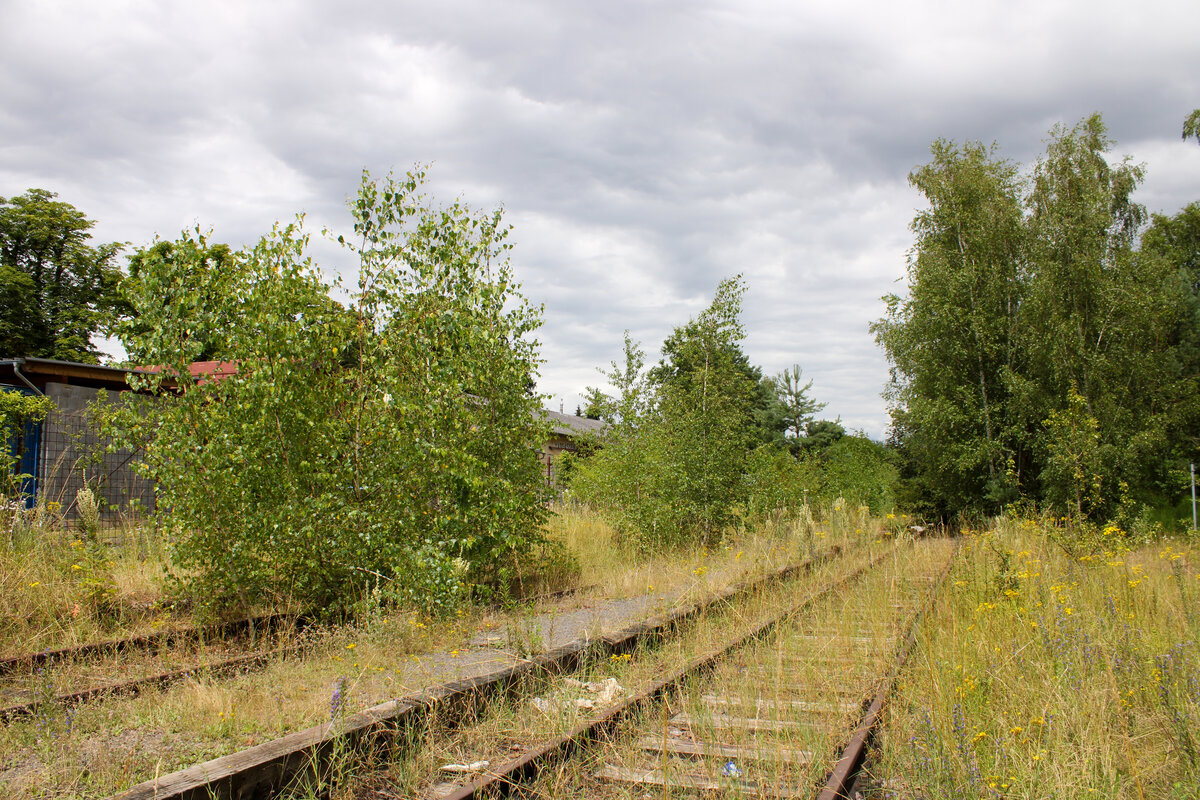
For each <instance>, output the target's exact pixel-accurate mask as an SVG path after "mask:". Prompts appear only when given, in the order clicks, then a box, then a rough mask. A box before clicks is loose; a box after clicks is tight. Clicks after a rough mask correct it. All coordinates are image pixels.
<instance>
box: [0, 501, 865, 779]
mask: <svg viewBox="0 0 1200 800" xmlns="http://www.w3.org/2000/svg"><path fill="white" fill-rule="evenodd" d="M555 524H556V525H558V526H559V527H558V528H557V529H556V530H557V533H556V535H560V536H562V537H564V539H565V541H566V542H567V543H568V546H570V547H574V548H577V549H578V552H577V555H578V559H579V562H580V564H581V566H582V572H581V574H580V575H579V577H578V579H577V580H578V581H579V583H580V584H591V583H599V584H601V589H600V590H597V591H594V592H590V593H588V594H587V596H585V597H576V598H569V599H567V600H566V601H563V602H561V603H559V604H558V605H557V607H560V608H562V609H564V610H571V609H572V608H576V607H578V606H580V605H588V604H592V605H594V604H595V603H597V602H598V601H599V600H600V599H603V598H604V597H606V596H607V595H609V594H610V593H611V594H616V595H623V594H630V595H633V594H638V593H644V592H645V591H646V587H647V586H653V587H654V591H655V592H656V593H657V592H659V591H663V592H667V593H669V596H668V597H667V598H666V599H664V600H662V602H663V603H666V604H669V603H671V602H675V600H676V599H679V598H682V599H681V600H680V601H681V602H682V601H685V600H686V599H687V598H690V597H693V596H696V595H699V594H704V593H707V592H709V591H711V590H712V589H713V588H714V587H716V586H719V585H725V584H728V583H730V582H733V581H735V580H737V579H739V578H741V577H745V576H746V575H747V574H749V573H755V572H759V571H762V570H765V569H769V568H773V567H777V566H780V565H782V564H783V563H785V562H786V561H789V560H793V559H794V557H795V555H796V554H799V553H803V552H805V551H807V550H808V549H809V548H810V547H811V546H812V545H813V543H814V542H816V543H817V544H818V546H821V547H826V546H828V545H827V542H829V541H830V540H841V539H843V538H845V537H846V536H847V535H849V536H851V537H853V536H854V534H853V533H852V532H851V533H849V534H847V533H846V531H845V530H844V527H845V526H844V525H843V526H842V527H835V526H833V525H828V524H826V525H822V526H819V527H814V528H812V529H809V528H805V527H804V526H800V527H788V526H784V527H785V529H775V528H773V529H771V530H769V531H752V532H732V533H731V537H730V539H729V541H728V543H727V545H726V546H722V547H720V548H717V549H716V550H714V551H704V550H696V551H693V552H686V553H675V554H660V555H658V556H655V557H654V558H653V559H652V560H650V561H649V562H648V564H647V563H640V562H638V561H634V559H638V558H640V557H639V556H637V555H636V554H633V553H627V552H625V551H623V550H621V549H620V547H619V546H617V545H616V544H615V543H614V542H613V541H612V538H611V536H608V537H604V536H601V535H596V533H595V532H596V531H598V530H601V527H600V523H598V522H596V521H595V520H593V519H591V518H590V517H589V516H588V515H586V514H584V513H582V512H579V511H578V510H576V511H573V512H571V514H570V515H564V516H562V517H560V518H559V521H557V522H556V523H555ZM66 544H67V546H68V547H69V545H70V543H69V542H67V543H66ZM589 547H590V548H592V549H590V550H589V549H588V548H589ZM147 561H148V562H149V561H151V559H147ZM131 571H132V574H135V575H136V574H138V571H137V569H136V567H131ZM630 576H632V577H630ZM605 581H608V582H609V583H610V584H612V586H611V591H610V587H609V586H607V585H605V583H604V582H605ZM652 608H653V607H652ZM537 611H539V609H536V608H518V609H516V610H513V611H511V612H506V613H504V614H500V613H499V612H496V611H465V610H464V611H463V612H461V613H460V614H459V615H458V616H456V617H451V618H450V619H440V620H431V619H426V618H422V617H421V616H419V615H417V614H414V613H402V612H395V611H389V610H387V609H379V610H377V611H375V612H373V613H370V614H367V615H365V616H364V617H363V618H362V619H361V620H360V621H359V623H358V624H356V625H351V626H342V627H339V628H336V629H330V630H322V631H313V632H311V633H310V634H308V635H309V636H310V639H309V641H307V642H306V646H305V648H304V650H303V651H302V653H301V654H293V655H289V656H286V657H283V658H279V659H276V660H275V661H273V662H272V663H271V664H270V665H268V666H267V667H266V668H265V669H263V670H262V671H260V672H257V673H253V674H245V675H241V676H237V677H233V678H228V679H223V680H216V679H209V678H205V677H200V678H198V679H196V680H193V681H190V682H188V683H186V684H182V685H176V686H175V687H173V688H170V689H167V690H163V691H154V692H150V693H148V694H147V695H146V696H144V697H138V698H109V699H107V700H105V701H103V702H98V703H93V704H89V705H86V706H82V707H80V708H79V709H78V711H77V713H75V714H74V715H68V714H66V713H65V712H63V711H62V710H59V709H55V708H54V707H53V706H52V705H51V706H48V707H47V711H46V712H45V714H43V715H42V716H41V717H39V718H36V719H30V720H27V721H25V722H21V723H17V724H13V725H10V726H7V727H5V728H3V729H0V765H2V766H0V794H9V795H14V796H24V795H46V796H55V795H56V794H57V795H61V796H71V797H96V796H104V795H107V794H109V793H112V792H115V791H118V790H120V789H123V788H126V787H128V786H129V785H131V784H133V783H137V782H140V781H142V780H147V779H149V778H152V777H153V776H154V775H155V774H164V773H167V772H171V771H173V770H176V769H180V768H183V767H186V766H190V765H191V764H193V763H196V762H197V761H200V760H204V759H207V758H212V757H215V756H217V755H222V754H225V753H228V752H232V751H233V750H236V749H240V748H243V747H246V746H249V745H252V744H257V743H261V742H263V741H268V740H270V739H273V738H276V737H278V736H280V735H281V734H284V733H287V732H291V731H294V730H298V729H301V728H305V727H308V726H310V725H314V724H317V723H320V722H323V721H328V720H329V719H330V717H331V714H332V715H334V716H336V715H338V714H344V713H353V712H355V711H358V710H360V709H362V708H364V707H367V706H369V705H373V704H375V703H378V702H381V701H383V700H387V699H391V698H395V697H399V696H403V695H404V694H407V693H409V692H412V691H416V690H419V689H421V688H423V687H425V686H428V685H432V684H435V683H439V682H441V681H444V680H447V679H450V678H452V677H455V676H456V675H457V674H458V673H459V671H460V670H463V669H466V670H468V671H470V670H478V671H481V672H482V671H489V670H490V669H494V668H495V666H497V662H498V661H501V660H503V661H504V663H511V657H509V656H500V655H498V654H497V653H496V652H495V651H493V650H489V649H482V648H478V647H470V646H468V645H467V640H468V638H469V637H470V636H471V635H472V634H474V633H476V632H477V631H478V630H480V629H481V628H487V627H489V626H490V627H491V628H492V629H493V630H496V631H500V632H505V631H516V632H518V634H517V635H516V637H515V638H519V631H520V630H522V626H525V625H527V624H528V622H529V620H530V619H531V617H532V615H533V614H535V613H537ZM513 639H514V636H508V635H506V636H505V637H504V640H503V641H502V642H501V643H500V645H501V646H502V647H508V648H509V649H510V650H516V649H518V648H517V647H515V645H516V644H517V642H515V641H513ZM543 644H544V642H539V641H534V637H532V636H531V637H529V640H528V641H526V642H525V645H526V647H527V650H529V651H532V650H536V649H538V647H539V646H541V645H543ZM517 655H520V654H519V653H518V654H517ZM153 663H154V662H153V661H147V662H146V663H145V664H143V665H142V666H140V667H138V668H139V669H145V670H150V669H151V667H152V665H153ZM112 667H113V668H114V669H116V668H117V662H115V661H114V662H112ZM71 669H73V670H74V671H69V670H71ZM89 669H90V668H87V667H82V668H81V667H78V666H76V667H73V668H64V672H63V673H62V674H61V675H60V674H59V673H58V672H57V670H56V669H55V670H48V671H47V673H44V674H43V677H41V678H39V679H37V680H44V681H45V682H46V683H47V684H50V685H52V687H53V689H54V690H55V691H66V690H77V689H80V688H84V687H82V686H79V685H76V682H77V681H84V680H86V679H87V678H88V676H89ZM98 671H99V672H104V670H103V669H101V670H98ZM92 677H96V675H95V674H93V675H92ZM35 683H36V681H35ZM35 689H36V687H35ZM335 693H336V695H337V697H338V698H339V699H338V700H337V701H336V704H335V702H334V696H335ZM335 705H336V707H334V706H335ZM114 752H120V753H121V754H122V755H121V756H120V757H119V758H114V757H112V753H114Z"/></svg>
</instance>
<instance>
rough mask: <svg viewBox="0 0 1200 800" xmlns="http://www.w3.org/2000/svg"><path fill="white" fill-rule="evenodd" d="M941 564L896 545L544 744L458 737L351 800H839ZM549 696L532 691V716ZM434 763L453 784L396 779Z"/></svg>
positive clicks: (933, 554) (937, 548) (939, 558)
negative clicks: (499, 799)
mask: <svg viewBox="0 0 1200 800" xmlns="http://www.w3.org/2000/svg"><path fill="white" fill-rule="evenodd" d="M951 549H952V548H951V545H950V544H949V543H948V542H945V541H939V542H920V543H916V544H913V545H898V546H897V547H896V549H895V550H893V551H891V552H889V553H886V554H884V555H882V556H876V557H874V558H872V559H871V561H870V562H869V563H860V564H858V565H857V566H853V565H847V569H846V570H843V571H842V574H840V575H839V576H837V577H835V578H833V579H832V580H830V581H829V582H828V583H827V584H825V585H823V586H819V587H814V588H811V589H810V590H808V591H805V592H803V593H802V594H801V595H800V596H799V597H797V598H795V599H793V601H792V602H787V603H783V604H782V607H780V606H779V605H777V606H776V607H775V608H774V609H772V610H768V611H766V612H765V613H763V614H762V615H761V616H760V617H758V618H756V619H755V620H753V621H751V622H748V624H745V625H743V626H741V627H740V629H739V630H738V631H737V633H736V634H735V635H733V636H731V637H728V638H727V639H725V640H724V641H722V642H721V643H720V644H718V645H716V646H713V647H710V648H708V649H705V650H703V651H702V652H700V653H698V654H693V655H691V656H690V657H688V658H686V659H679V660H677V661H675V663H671V661H672V659H671V658H668V659H667V661H665V662H662V663H664V664H670V668H668V669H665V670H663V673H664V674H661V675H656V676H655V677H653V678H652V679H651V680H649V681H647V682H646V683H644V684H643V685H642V688H640V689H638V690H637V691H635V692H633V693H632V695H631V696H629V697H627V698H626V699H624V700H623V701H621V702H619V703H616V704H614V705H612V706H610V707H608V708H606V709H605V710H603V711H602V712H601V713H598V714H595V715H594V716H592V717H590V718H586V719H583V720H582V721H579V722H577V723H575V724H572V725H570V726H569V727H567V729H566V730H564V731H563V732H562V733H559V734H558V735H555V736H552V737H550V738H548V739H545V740H543V741H541V742H540V743H538V744H534V745H525V744H522V743H520V742H517V743H515V744H510V745H508V746H507V747H505V748H504V749H503V750H501V751H500V752H498V753H496V752H493V753H486V752H480V751H475V752H470V751H469V750H467V749H464V745H467V746H469V743H471V742H472V741H475V742H478V741H483V740H485V739H486V734H485V735H484V736H483V737H480V736H476V737H472V736H471V735H469V734H468V735H466V736H462V737H459V738H458V740H457V742H454V741H451V742H450V743H448V744H443V745H440V746H439V745H435V746H434V747H433V748H432V750H433V752H432V753H430V754H427V755H426V756H425V757H424V758H423V759H422V758H421V757H420V756H418V757H415V758H410V759H409V760H408V761H407V762H405V763H404V764H403V765H402V766H401V767H399V768H397V767H393V768H392V769H391V771H390V773H388V774H387V775H386V776H385V777H379V778H377V779H374V780H367V781H366V782H365V783H364V788H363V789H362V790H361V791H360V793H359V795H358V796H359V797H362V798H368V797H370V798H376V799H378V798H392V797H408V796H419V797H423V798H429V799H430V800H464V799H465V798H472V797H483V796H488V797H491V796H497V795H508V794H510V793H517V792H519V793H522V794H528V795H538V796H549V797H564V796H572V795H576V796H587V797H610V796H611V797H628V796H631V795H633V796H639V797H640V796H656V795H658V794H660V793H667V794H671V795H672V796H673V795H674V794H675V793H680V792H682V793H694V792H701V793H704V792H720V793H731V794H734V795H736V796H762V797H789V798H790V797H812V796H814V795H816V796H818V797H820V798H821V800H833V799H834V798H839V797H849V796H852V795H851V794H850V793H851V791H852V785H853V783H854V781H855V779H856V777H857V775H858V772H859V769H860V767H861V765H862V762H863V758H864V754H865V750H866V746H867V744H868V742H869V740H870V737H871V736H872V735H873V731H874V728H875V725H876V723H877V721H878V719H879V716H880V712H881V710H882V708H883V705H884V703H885V701H886V697H887V692H888V690H889V689H890V686H891V684H892V682H893V681H894V679H895V675H896V674H897V670H898V669H899V668H900V665H901V664H902V662H903V659H904V658H905V657H906V655H907V654H908V652H909V651H910V650H911V648H912V646H913V642H914V641H915V639H914V636H915V630H916V626H917V624H918V623H919V620H920V617H921V613H922V609H923V608H924V607H925V604H926V603H928V602H929V601H931V599H932V597H933V594H934V592H935V591H936V587H937V586H938V585H939V584H940V580H941V577H942V576H944V574H945V572H946V571H947V570H948V567H949V563H950V558H951ZM675 658H677V656H676V657H675ZM651 672H652V673H653V670H651ZM592 677H593V678H594V679H595V680H594V681H593V683H594V684H600V683H601V682H603V681H605V680H607V678H606V677H604V670H601V671H599V672H597V673H596V674H594V675H593V676H592ZM609 677H611V676H609ZM553 696H555V695H554V693H553V689H544V690H543V696H542V698H541V699H542V705H543V706H544V705H545V697H553ZM504 713H508V714H516V715H518V716H519V715H520V714H521V713H522V712H521V711H520V710H515V711H514V710H506V711H505V712H504ZM481 725H482V727H483V729H484V731H485V732H486V731H490V732H491V736H492V738H493V739H497V740H499V741H500V742H503V741H505V738H506V737H504V736H503V735H499V736H498V735H497V732H496V731H495V730H493V728H489V726H494V725H495V723H494V722H488V721H484V722H482V723H481ZM514 751H517V752H514ZM447 757H451V758H454V760H456V761H458V762H461V763H459V764H456V765H454V766H456V767H459V768H462V769H464V770H466V771H467V772H468V773H470V774H468V776H467V777H468V779H466V780H464V779H462V778H458V779H455V780H447V779H446V776H445V774H442V775H440V776H438V777H434V776H432V775H431V776H430V777H428V778H427V779H426V780H424V781H420V782H418V783H417V784H414V783H413V782H412V780H411V778H409V779H407V780H406V779H404V778H399V779H398V778H397V775H404V774H411V773H412V772H413V771H414V770H419V769H421V768H422V767H427V766H428V765H429V764H431V763H434V762H436V761H438V760H439V759H441V760H445V759H446V758H447Z"/></svg>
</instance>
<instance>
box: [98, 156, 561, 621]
mask: <svg viewBox="0 0 1200 800" xmlns="http://www.w3.org/2000/svg"><path fill="white" fill-rule="evenodd" d="M423 178H424V174H423V173H421V172H415V173H411V174H409V175H408V176H406V177H405V178H404V179H402V180H395V179H393V178H391V177H389V178H387V179H385V180H383V181H379V182H374V181H372V180H371V179H370V176H369V175H367V174H366V173H364V175H363V181H362V185H361V187H360V190H359V194H358V196H357V197H355V198H354V199H353V200H352V201H351V204H350V208H351V212H352V215H353V219H354V235H353V236H352V237H348V236H339V237H337V241H338V242H340V243H341V244H342V245H343V246H344V247H346V249H347V250H348V251H349V252H351V253H353V254H354V255H355V256H356V257H357V259H358V262H359V268H358V273H357V276H356V281H355V283H353V284H351V285H349V286H343V285H342V284H340V283H338V284H334V285H333V286H330V285H328V284H326V283H325V282H324V281H323V280H322V278H321V275H320V273H319V272H318V270H317V268H316V266H315V265H314V264H313V263H312V262H311V261H310V260H308V259H307V258H305V256H304V251H305V245H306V242H307V238H306V235H305V234H304V233H303V230H302V227H301V223H302V221H301V220H297V222H295V223H293V224H291V225H287V226H277V227H276V228H275V230H274V231H273V232H272V233H271V234H269V235H268V236H266V237H264V238H263V240H262V241H261V242H259V243H258V244H257V245H256V246H255V247H254V248H252V249H250V250H246V251H241V252H237V253H231V254H228V255H227V256H222V258H223V266H222V268H221V269H220V270H215V269H211V268H210V267H211V265H212V260H211V255H210V254H211V253H212V252H213V248H212V247H210V246H209V245H208V243H207V242H206V241H205V240H204V237H203V236H201V235H199V234H196V235H192V234H184V235H183V236H182V237H181V238H180V240H179V241H177V242H175V243H173V244H172V247H171V248H169V249H167V250H166V251H165V252H162V253H158V254H152V257H146V258H144V259H143V260H142V262H141V263H140V264H139V268H138V276H137V280H136V281H135V282H131V284H130V287H129V288H130V290H129V292H128V299H129V302H130V304H131V307H132V309H133V311H134V315H133V317H132V319H131V321H130V322H129V323H127V324H126V326H125V327H124V330H123V334H124V336H125V337H126V340H127V347H128V348H129V350H130V352H137V353H140V354H143V356H144V358H145V359H146V361H148V362H149V363H154V364H159V365H162V367H163V369H162V371H161V372H160V373H158V374H155V375H152V376H143V377H140V378H136V379H135V381H136V382H137V386H138V388H142V389H148V390H152V391H157V392H160V393H167V394H171V395H174V396H171V397H167V398H159V399H156V400H153V401H148V402H145V403H142V404H140V405H139V406H137V407H133V406H127V407H125V408H119V409H117V410H116V411H114V412H111V413H112V415H113V416H112V419H111V422H112V423H113V424H112V427H114V428H116V429H118V430H122V431H123V432H124V433H125V434H126V436H127V438H140V439H142V440H143V441H144V442H145V444H146V448H147V451H146V452H147V457H146V463H147V466H148V469H149V471H150V473H151V475H152V476H153V477H154V478H155V479H156V480H157V481H158V483H159V491H160V502H159V506H160V508H163V509H169V510H168V511H167V512H166V514H167V516H168V518H169V523H170V525H171V526H172V527H173V529H174V530H175V531H176V536H177V537H178V544H177V547H176V563H177V565H178V567H179V568H180V570H181V574H182V575H184V576H185V577H186V580H187V581H188V582H190V584H191V586H192V588H193V589H194V590H195V591H196V592H197V593H198V594H199V596H200V597H202V598H204V599H205V600H206V601H207V602H209V603H214V604H224V603H227V602H229V601H231V600H235V599H236V600H237V601H239V602H240V603H241V604H243V605H245V604H249V603H252V602H254V601H256V600H260V599H262V598H267V597H272V596H277V595H284V596H287V597H289V598H293V599H295V600H298V601H299V602H301V603H303V604H305V605H308V606H311V607H319V608H343V607H346V606H348V605H350V604H351V603H353V601H354V600H355V599H357V598H359V597H361V596H363V593H364V591H365V590H366V588H367V587H369V586H371V585H375V584H377V583H378V582H379V581H380V580H383V581H386V582H387V585H388V592H390V593H391V594H392V595H393V596H395V597H397V598H400V599H404V600H407V601H410V602H413V603H414V604H417V605H419V606H422V607H424V608H426V609H428V610H431V611H432V610H437V609H442V608H448V607H451V606H453V605H454V604H455V603H457V602H459V601H460V600H461V598H462V597H463V596H464V594H465V592H466V590H467V588H468V586H469V585H470V584H472V583H476V582H486V583H490V584H492V585H495V586H501V587H507V585H508V584H509V583H510V582H511V581H513V580H514V579H515V578H516V576H517V570H516V567H517V564H518V563H519V561H520V558H521V556H522V555H523V554H524V553H526V552H527V551H528V550H529V549H530V548H531V547H533V546H534V545H535V544H537V542H538V541H539V538H540V534H539V532H538V530H539V526H540V523H541V521H542V519H543V518H544V516H545V510H544V505H543V502H542V501H543V497H542V480H541V470H540V464H539V462H538V459H537V456H536V453H535V451H534V445H535V444H536V443H537V442H539V441H543V440H544V436H545V433H546V432H545V430H544V428H545V426H544V425H543V424H542V423H539V422H537V418H536V416H535V412H536V411H537V409H538V407H539V398H538V396H537V395H535V394H533V393H532V392H531V391H530V390H529V387H530V385H531V381H532V375H533V374H534V372H535V370H536V368H537V365H538V363H539V362H538V357H537V353H536V349H535V348H536V342H535V341H534V340H533V339H532V334H533V333H534V331H535V330H536V328H537V327H538V325H539V324H540V316H539V312H538V310H537V309H535V308H532V307H531V306H530V305H529V304H528V303H527V302H526V301H525V300H524V299H523V298H522V297H521V295H520V293H519V291H518V289H519V287H518V286H517V284H516V283H515V282H514V280H513V275H512V270H511V268H510V266H509V264H508V262H507V260H506V259H505V253H506V251H507V249H508V247H509V245H508V244H507V243H506V241H505V240H506V236H507V233H508V229H507V228H506V227H504V226H503V225H502V223H501V216H500V214H499V212H496V213H494V214H479V213H476V212H474V211H472V210H470V209H469V208H467V207H465V206H463V205H461V204H459V203H455V204H453V205H451V206H448V207H444V208H434V207H431V206H430V205H428V203H427V202H426V201H424V200H423V199H422V196H421V195H420V186H421V183H422V181H423ZM168 256H169V257H168ZM218 273H220V274H218ZM197 278H198V279H199V280H200V281H201V282H202V290H203V293H204V296H205V297H206V302H205V303H204V304H203V305H204V307H203V308H200V307H199V305H197V304H192V303H187V302H184V303H178V304H177V303H164V302H162V296H163V295H162V294H160V291H161V290H162V288H163V287H174V286H186V285H187V284H188V282H189V281H191V280H195V279H197ZM337 290H341V291H345V292H346V293H348V294H349V295H350V297H351V298H352V303H351V304H350V305H349V307H347V308H342V307H340V306H339V305H337V304H336V303H334V302H333V301H331V300H330V292H331V291H337ZM235 319H236V320H238V324H237V325H233V326H229V327H226V326H225V322H226V321H228V320H235ZM215 331H219V332H221V334H222V335H221V339H222V340H223V347H224V348H225V350H224V351H223V352H224V354H225V356H226V357H227V358H229V359H231V360H236V362H237V374H236V375H234V376H232V377H228V378H225V379H222V380H217V381H196V380H193V379H192V377H191V376H190V375H189V373H188V371H187V365H188V363H189V362H190V361H191V360H192V359H193V358H195V357H196V356H197V355H198V354H199V353H201V352H202V351H203V346H204V344H205V342H207V341H210V339H208V338H207V336H208V333H209V332H215ZM197 332H199V333H200V335H197Z"/></svg>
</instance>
